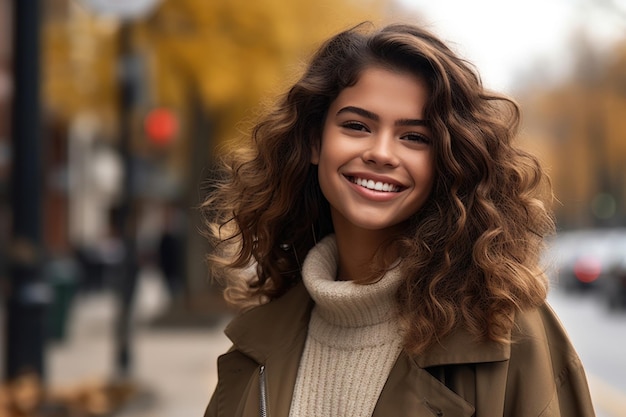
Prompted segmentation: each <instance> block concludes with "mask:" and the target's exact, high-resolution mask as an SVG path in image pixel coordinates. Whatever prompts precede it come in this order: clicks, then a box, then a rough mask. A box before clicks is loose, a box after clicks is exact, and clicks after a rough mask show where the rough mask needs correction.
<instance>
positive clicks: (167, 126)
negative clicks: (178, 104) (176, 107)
mask: <svg viewBox="0 0 626 417" xmlns="http://www.w3.org/2000/svg"><path fill="white" fill-rule="evenodd" d="M144 130H145V132H146V135H147V136H148V139H150V142H152V143H154V144H156V145H159V146H165V145H168V144H169V143H170V142H172V140H173V139H174V137H175V136H176V134H177V133H178V118H177V117H176V115H175V114H174V112H173V111H172V110H170V109H166V108H156V109H153V110H151V111H150V112H149V113H148V114H147V115H146V118H145V119H144Z"/></svg>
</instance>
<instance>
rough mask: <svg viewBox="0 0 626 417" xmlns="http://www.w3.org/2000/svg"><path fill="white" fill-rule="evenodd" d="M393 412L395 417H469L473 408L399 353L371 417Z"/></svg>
mask: <svg viewBox="0 0 626 417" xmlns="http://www.w3.org/2000/svg"><path fill="white" fill-rule="evenodd" d="M390 413H391V414H390ZM392 414H393V415H394V416H397V417H404V416H406V417H408V416H411V417H432V416H458V417H470V416H472V415H473V414H474V407H473V406H472V405H471V404H469V403H468V402H466V401H465V400H464V399H463V398H461V397H460V396H458V395H456V394H455V393H454V392H452V391H451V390H450V389H448V388H447V387H446V386H445V385H443V384H442V383H441V382H439V380H437V379H436V378H435V377H433V376H432V375H431V374H430V373H428V371H426V370H425V369H422V368H420V367H419V366H417V364H416V363H415V362H414V361H413V359H412V358H411V357H409V356H408V355H407V354H406V353H405V352H402V353H401V354H400V356H399V357H398V360H397V361H396V364H395V365H394V367H393V368H392V370H391V373H390V374H389V378H388V379H387V382H386V383H385V387H384V388H383V391H382V393H381V395H380V397H379V399H378V402H377V404H376V408H375V409H374V413H373V415H372V417H386V416H389V415H392Z"/></svg>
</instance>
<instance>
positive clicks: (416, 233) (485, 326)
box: [202, 24, 554, 353]
mask: <svg viewBox="0 0 626 417" xmlns="http://www.w3.org/2000/svg"><path fill="white" fill-rule="evenodd" d="M371 66H377V67H382V68H388V69H392V70H400V71H406V72H409V73H412V74H415V75H417V76H418V77H421V78H422V79H424V80H425V81H426V83H427V84H428V86H429V89H430V97H429V101H428V103H427V104H426V108H425V118H426V120H428V121H429V123H430V126H429V127H430V129H431V131H432V136H433V138H434V141H433V147H434V148H433V150H434V155H435V183H434V185H433V190H432V193H431V195H430V197H429V199H428V201H427V202H426V203H425V205H424V206H423V207H422V208H421V209H420V210H419V212H418V213H416V214H415V215H414V216H413V217H412V218H411V219H410V220H409V225H408V227H407V228H406V233H405V234H403V235H402V236H399V237H398V239H397V240H395V241H394V242H393V244H394V245H397V246H396V248H397V249H398V250H399V251H400V254H401V256H402V258H403V261H402V263H401V268H402V269H403V273H404V276H405V277H406V279H405V280H404V281H403V284H402V285H401V287H400V288H399V290H398V294H397V299H398V304H399V310H400V318H401V321H402V323H403V325H404V327H405V329H406V340H405V348H406V349H408V350H409V351H412V352H415V353H418V352H420V351H423V350H424V349H425V348H427V347H428V346H430V345H431V344H433V343H434V342H436V341H437V340H439V339H441V338H442V337H443V336H445V335H446V334H448V333H449V332H450V331H451V330H453V329H454V328H455V327H457V326H459V325H463V326H465V327H466V328H467V329H469V331H470V332H471V333H472V334H474V335H475V336H476V338H477V339H488V340H494V341H498V342H503V343H506V342H507V340H508V337H507V336H508V334H509V331H510V328H511V326H512V322H513V316H514V314H515V311H517V310H519V309H524V308H529V307H532V306H537V305H539V304H541V303H542V302H543V301H544V300H545V297H546V293H547V280H546V278H545V274H544V273H543V271H542V269H541V268H540V265H539V256H540V252H541V250H542V248H543V242H544V237H545V236H546V235H548V234H551V233H552V232H553V230H554V222H553V219H552V216H551V213H550V211H549V209H548V207H547V205H546V204H545V202H546V201H548V199H549V198H551V197H552V194H551V191H550V187H549V181H548V179H547V177H546V175H545V173H544V171H543V170H542V168H541V167H540V165H539V163H538V161H537V159H536V158H535V157H533V156H532V155H530V154H528V153H527V152H525V151H523V150H521V149H520V148H518V147H517V146H516V145H515V144H514V143H513V141H514V139H515V137H516V136H517V132H518V127H519V121H520V110H519V107H518V105H517V104H516V103H515V102H514V101H512V100H511V99H509V98H507V97H505V96H503V95H499V94H495V93H491V92H489V91H487V90H486V89H485V88H484V87H483V85H482V82H481V80H480V78H479V76H478V75H477V73H476V71H475V70H474V68H473V67H472V66H471V65H470V64H468V63H467V62H466V61H464V60H463V59H461V58H459V57H458V56H457V55H456V54H455V53H454V52H452V51H451V50H450V49H449V48H448V47H447V46H446V45H445V44H444V43H443V42H442V41H441V40H439V39H438V38H437V37H436V36H434V35H433V34H431V33H429V32H428V31H425V30H424V29H422V28H419V27H416V26H413V25H408V24H393V25H388V26H385V27H383V28H380V29H375V28H374V29H372V28H371V27H370V26H369V25H366V24H361V25H359V26H356V27H354V28H352V29H349V30H346V31H344V32H342V33H339V34H337V35H336V36H334V37H332V38H331V39H329V40H328V41H326V42H325V43H324V44H323V45H322V46H321V47H320V48H319V50H318V51H317V52H316V53H315V54H314V56H313V57H312V59H311V61H310V63H309V65H308V67H307V68H306V70H305V72H304V74H303V75H302V77H301V78H300V79H299V80H298V81H297V82H296V83H295V85H293V86H292V87H291V89H290V90H289V91H288V92H287V93H286V94H285V95H284V96H282V97H281V98H280V100H279V101H278V102H277V103H276V105H275V106H274V107H273V108H272V109H271V111H270V112H269V113H268V114H266V115H265V116H264V117H263V118H262V119H261V120H260V122H259V123H258V124H256V126H255V127H254V129H253V131H252V134H251V139H252V140H251V141H249V146H248V147H247V148H245V149H242V148H238V149H237V150H235V151H233V152H231V153H229V154H227V155H224V158H223V160H222V162H223V168H224V169H225V171H223V176H222V177H221V178H222V179H221V180H219V181H217V182H216V183H214V184H212V187H213V191H212V192H211V194H210V196H209V197H208V199H207V200H206V201H205V202H204V204H203V205H202V211H203V213H204V215H205V218H206V224H207V226H208V227H207V229H206V230H207V235H208V237H209V238H210V239H211V241H212V242H213V244H214V246H213V247H214V248H215V250H214V251H212V252H211V253H210V254H209V265H210V266H211V267H212V268H213V275H214V276H220V277H222V278H225V281H224V282H225V286H226V289H225V296H226V298H227V299H228V300H230V301H231V302H235V303H245V302H249V301H250V300H253V299H258V297H261V298H262V299H265V300H271V299H274V298H277V297H280V296H281V295H282V294H284V293H285V292H286V291H287V290H288V289H289V288H290V287H292V286H293V285H295V284H296V283H298V282H299V281H300V280H301V276H300V265H301V262H302V261H303V260H304V258H305V257H306V255H307V253H308V251H309V250H310V249H311V248H312V247H313V245H314V244H315V239H316V238H317V239H321V238H322V237H324V236H325V235H327V234H329V233H332V232H333V229H332V222H331V219H330V210H329V205H328V202H327V201H326V199H325V198H324V197H323V195H322V193H321V191H320V188H319V184H318V182H317V167H316V166H315V165H312V164H311V162H310V161H311V152H312V149H313V147H314V146H318V145H319V142H320V139H321V137H322V128H323V125H324V120H325V117H326V112H327V110H328V108H329V107H330V104H331V103H332V102H333V100H334V99H335V98H336V97H337V96H338V95H339V93H340V92H341V91H342V90H343V89H344V88H346V87H348V86H352V85H354V84H355V83H356V82H357V80H358V77H359V75H360V74H361V72H362V71H363V70H364V69H365V68H368V67H371ZM312 229H313V232H312ZM248 268H249V269H250V271H251V273H250V274H245V273H243V270H245V269H248ZM254 269H255V270H254ZM245 277H247V278H245Z"/></svg>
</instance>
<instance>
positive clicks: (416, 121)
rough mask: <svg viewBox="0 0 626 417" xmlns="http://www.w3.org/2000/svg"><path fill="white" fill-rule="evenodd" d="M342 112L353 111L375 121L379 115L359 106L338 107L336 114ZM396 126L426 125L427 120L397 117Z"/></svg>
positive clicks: (378, 119) (378, 118)
mask: <svg viewBox="0 0 626 417" xmlns="http://www.w3.org/2000/svg"><path fill="white" fill-rule="evenodd" d="M342 113H354V114H358V115H359V116H362V117H365V118H367V119H370V120H373V121H375V122H378V121H380V116H379V115H377V114H376V113H372V112H371V111H369V110H365V109H362V108H361V107H355V106H346V107H342V108H341V109H339V111H338V112H337V115H340V114H342ZM394 124H395V125H396V126H428V122H427V121H426V120H423V119H399V120H396V122H395V123H394Z"/></svg>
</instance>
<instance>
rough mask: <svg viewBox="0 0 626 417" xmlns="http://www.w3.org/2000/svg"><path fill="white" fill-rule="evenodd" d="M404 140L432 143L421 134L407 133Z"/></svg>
mask: <svg viewBox="0 0 626 417" xmlns="http://www.w3.org/2000/svg"><path fill="white" fill-rule="evenodd" d="M402 138H403V139H406V140H409V141H411V142H422V143H426V144H430V143H431V142H432V140H431V139H430V138H429V137H428V136H426V135H422V134H421V133H407V134H406V135H404V136H403V137H402Z"/></svg>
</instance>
